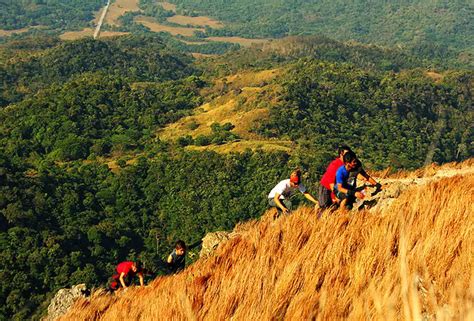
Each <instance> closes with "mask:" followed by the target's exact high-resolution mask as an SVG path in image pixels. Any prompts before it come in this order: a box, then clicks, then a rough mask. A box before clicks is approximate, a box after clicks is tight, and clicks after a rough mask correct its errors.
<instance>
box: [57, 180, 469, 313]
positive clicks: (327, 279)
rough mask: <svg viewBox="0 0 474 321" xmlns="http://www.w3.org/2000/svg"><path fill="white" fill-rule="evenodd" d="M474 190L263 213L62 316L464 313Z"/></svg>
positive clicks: (464, 186) (432, 190)
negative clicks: (175, 266) (180, 260)
mask: <svg viewBox="0 0 474 321" xmlns="http://www.w3.org/2000/svg"><path fill="white" fill-rule="evenodd" d="M473 190H474V175H473V174H470V175H465V176H462V175H458V176H455V177H451V178H442V179H440V180H438V181H434V182H430V183H428V184H426V185H424V186H421V187H420V186H417V187H413V188H411V189H408V190H407V191H406V192H405V193H403V194H402V195H401V196H400V197H399V198H398V199H397V200H396V201H395V202H393V203H392V204H391V206H390V207H389V208H388V209H387V210H386V211H384V212H367V211H361V212H357V213H355V212H350V213H345V212H335V213H333V214H328V213H324V215H323V217H322V218H321V219H319V220H317V219H316V217H315V213H314V211H313V209H309V208H302V209H299V210H297V211H295V212H294V213H293V214H292V215H290V216H283V217H279V218H276V219H274V211H269V212H268V213H266V214H265V215H264V216H263V217H262V218H261V219H260V220H259V221H256V220H255V221H250V222H247V223H244V224H242V225H240V226H238V227H237V228H236V230H237V231H238V235H237V236H236V237H235V238H232V239H230V240H229V241H227V242H226V243H223V244H221V245H220V246H219V247H218V249H217V250H216V252H215V253H214V254H213V255H212V256H211V257H209V258H206V259H200V260H198V261H197V262H196V263H195V264H193V265H192V266H190V267H188V268H187V269H186V270H185V271H183V272H182V273H181V274H179V275H175V276H169V277H160V278H157V279H156V280H155V281H153V282H152V283H151V284H150V285H149V286H147V287H145V288H131V289H129V291H128V292H125V293H119V294H118V295H115V296H112V295H97V296H95V297H93V298H92V299H91V300H90V301H86V300H82V301H79V302H77V303H76V305H75V307H74V308H73V309H72V311H70V312H69V314H68V315H66V316H65V317H63V320H473V319H474V279H473V276H474V217H473V215H472V213H473V212H474V208H473V201H474V200H473V194H472V191H473Z"/></svg>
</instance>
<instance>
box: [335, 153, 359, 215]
mask: <svg viewBox="0 0 474 321" xmlns="http://www.w3.org/2000/svg"><path fill="white" fill-rule="evenodd" d="M358 166H359V161H358V160H357V158H356V155H355V154H354V153H353V152H347V153H346V154H345V155H344V165H342V166H341V167H339V169H338V170H337V172H336V184H335V186H334V188H335V190H334V191H335V194H336V197H337V199H338V200H339V201H340V202H341V207H343V208H344V207H345V208H347V209H349V210H350V209H352V206H353V204H354V201H355V199H356V198H359V199H363V198H364V197H365V195H364V194H363V193H361V192H358V191H357V190H356V189H355V186H353V185H351V184H350V182H349V177H350V172H351V171H353V170H355V169H356V168H357V167H358Z"/></svg>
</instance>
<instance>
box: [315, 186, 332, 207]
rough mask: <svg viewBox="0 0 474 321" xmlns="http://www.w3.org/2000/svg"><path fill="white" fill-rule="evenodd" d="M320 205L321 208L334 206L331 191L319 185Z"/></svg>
mask: <svg viewBox="0 0 474 321" xmlns="http://www.w3.org/2000/svg"><path fill="white" fill-rule="evenodd" d="M318 203H319V207H321V208H328V207H330V206H332V199H331V191H330V190H328V189H327V188H326V187H324V186H323V185H321V184H319V190H318Z"/></svg>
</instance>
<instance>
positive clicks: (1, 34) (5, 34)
mask: <svg viewBox="0 0 474 321" xmlns="http://www.w3.org/2000/svg"><path fill="white" fill-rule="evenodd" d="M29 30H30V28H29V27H27V28H22V29H15V30H3V29H0V37H8V36H11V35H14V34H16V33H24V32H27V31H29Z"/></svg>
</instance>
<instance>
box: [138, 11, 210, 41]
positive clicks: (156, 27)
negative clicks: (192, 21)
mask: <svg viewBox="0 0 474 321" xmlns="http://www.w3.org/2000/svg"><path fill="white" fill-rule="evenodd" d="M135 22H137V23H141V24H142V25H144V26H145V27H147V28H149V29H150V30H151V31H154V32H162V31H163V32H168V33H170V34H171V35H173V36H176V35H181V36H186V37H191V36H194V31H204V29H202V28H186V27H171V26H165V25H162V24H161V23H158V22H157V21H156V20H155V19H153V18H151V17H146V16H137V17H136V18H135Z"/></svg>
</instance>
